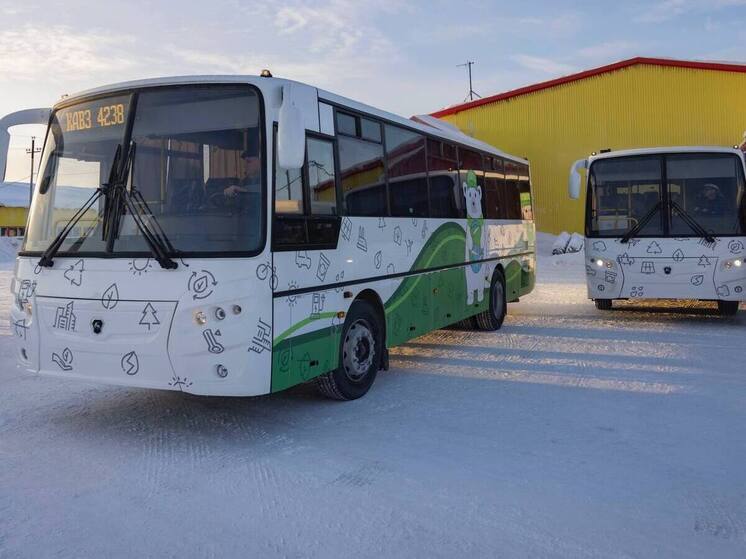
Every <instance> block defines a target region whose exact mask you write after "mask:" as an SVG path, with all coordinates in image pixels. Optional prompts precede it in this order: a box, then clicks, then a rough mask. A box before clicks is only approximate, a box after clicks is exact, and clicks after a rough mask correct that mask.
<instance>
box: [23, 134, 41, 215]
mask: <svg viewBox="0 0 746 559" xmlns="http://www.w3.org/2000/svg"><path fill="white" fill-rule="evenodd" d="M40 151H41V148H37V147H36V136H31V149H28V148H26V153H28V154H29V155H31V176H30V177H29V181H28V208H29V211H31V200H32V199H33V197H34V155H36V154H37V153H39V152H40Z"/></svg>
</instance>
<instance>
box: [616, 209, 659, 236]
mask: <svg viewBox="0 0 746 559" xmlns="http://www.w3.org/2000/svg"><path fill="white" fill-rule="evenodd" d="M660 207H661V201H660V200H658V201H657V202H656V203H655V205H654V206H653V207H652V208H650V211H649V212H648V213H646V214H645V215H644V216H642V218H641V219H640V221H638V222H637V225H635V226H633V227H632V228H631V229H630V230H629V231H627V232H626V233H625V234H624V236H623V237H622V238H621V239H620V241H619V242H621V243H625V244H626V243H628V242H629V240H630V239H631V238H633V237H636V236H637V234H638V233H639V232H640V231H642V228H643V227H645V226H646V225H647V224H648V222H649V221H650V220H651V219H652V218H653V216H654V215H655V214H656V212H657V211H658V210H659V209H660Z"/></svg>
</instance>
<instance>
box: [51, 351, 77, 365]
mask: <svg viewBox="0 0 746 559" xmlns="http://www.w3.org/2000/svg"><path fill="white" fill-rule="evenodd" d="M52 361H53V362H54V363H56V364H57V366H58V367H59V368H60V369H62V370H63V371H72V370H73V352H72V351H70V348H69V347H66V348H65V349H63V350H62V351H61V352H60V353H59V354H57V353H52Z"/></svg>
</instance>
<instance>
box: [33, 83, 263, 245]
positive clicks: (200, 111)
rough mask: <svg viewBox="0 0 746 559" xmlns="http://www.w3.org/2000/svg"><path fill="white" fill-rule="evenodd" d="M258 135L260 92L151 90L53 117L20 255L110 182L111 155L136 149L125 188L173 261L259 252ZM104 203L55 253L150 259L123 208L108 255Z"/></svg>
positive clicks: (48, 238) (243, 88) (47, 238)
mask: <svg viewBox="0 0 746 559" xmlns="http://www.w3.org/2000/svg"><path fill="white" fill-rule="evenodd" d="M262 135H263V132H262V127H261V119H260V100H259V93H258V92H257V91H256V90H255V89H254V88H251V87H250V86H247V85H199V86H196V85H195V86H180V87H163V88H154V89H148V90H142V91H139V92H134V93H128V94H126V95H115V96H110V97H104V98H98V99H95V100H93V101H86V102H82V103H78V104H74V105H71V106H68V107H64V108H62V109H59V110H57V111H56V112H55V113H54V115H53V117H52V122H51V125H50V127H49V131H48V133H47V140H46V144H45V147H44V154H43V156H42V164H41V169H42V171H41V173H40V177H41V179H40V180H39V183H38V188H37V192H36V193H35V196H34V200H33V207H32V210H31V217H30V219H29V228H28V232H27V235H26V240H25V245H24V250H25V251H27V252H40V251H44V250H45V249H46V248H47V247H48V246H49V244H50V243H51V242H52V241H53V240H54V238H55V237H56V236H57V234H58V233H59V231H60V230H62V229H63V228H64V227H65V225H66V224H67V223H68V222H69V221H70V218H71V217H72V216H73V215H74V214H75V212H76V211H77V210H78V209H79V208H80V207H81V206H83V205H84V204H85V202H86V200H88V198H89V197H90V196H91V194H93V193H94V192H95V191H96V189H97V188H99V187H101V186H102V185H104V184H105V183H106V182H107V181H108V180H109V178H110V173H111V171H112V166H113V164H114V162H115V160H116V159H117V158H116V153H117V151H119V152H120V155H121V153H127V152H128V150H129V146H132V145H134V146H135V147H136V149H135V150H131V151H132V153H133V154H134V155H133V159H132V161H131V162H130V165H131V167H130V168H131V171H130V173H129V176H128V177H124V178H125V179H126V180H127V188H128V189H129V190H130V191H133V192H134V191H137V192H139V194H140V195H141V196H142V199H143V200H144V201H145V208H147V212H148V214H149V216H150V217H151V218H152V221H154V222H156V223H157V224H158V226H159V227H160V228H161V229H162V230H163V232H164V233H165V236H166V237H167V238H168V240H169V241H170V243H171V245H173V247H174V249H175V250H176V251H178V253H179V254H182V255H190V254H191V255H199V254H208V253H209V254H215V253H219V254H223V253H242V254H251V253H255V252H258V251H259V250H260V249H261V248H262V247H261V245H262V244H263V239H264V235H263V232H264V214H265V211H264V204H263V199H264V186H263V185H264V180H263V177H262V174H263V164H262V161H263V153H262V145H263V142H262ZM105 203H106V202H105V197H101V198H100V199H99V200H98V202H97V203H96V204H95V205H94V206H92V207H91V208H90V209H89V210H88V211H87V212H86V213H85V214H84V215H83V216H82V218H81V219H80V220H79V221H78V222H77V224H76V226H75V228H74V229H73V230H72V231H71V232H70V234H69V235H68V236H67V237H66V238H65V241H64V242H63V244H62V245H61V247H60V249H59V251H58V254H60V255H64V254H66V253H68V254H69V253H74V254H77V255H84V254H86V253H101V252H107V251H109V250H111V251H112V252H114V253H119V254H125V253H127V254H128V255H129V254H140V253H149V247H148V244H147V242H146V240H145V238H144V237H143V235H142V231H141V230H140V229H139V228H138V227H137V224H136V221H135V217H136V216H132V215H130V214H128V212H127V209H126V208H123V209H122V214H121V219H120V220H119V228H118V230H117V231H116V232H114V233H113V235H114V237H115V239H114V242H113V243H108V244H109V246H108V247H107V239H106V238H105V235H104V231H105V230H106V229H108V228H106V227H105V224H104V220H105V213H104V207H105ZM109 213H110V212H109ZM109 213H107V214H106V215H109Z"/></svg>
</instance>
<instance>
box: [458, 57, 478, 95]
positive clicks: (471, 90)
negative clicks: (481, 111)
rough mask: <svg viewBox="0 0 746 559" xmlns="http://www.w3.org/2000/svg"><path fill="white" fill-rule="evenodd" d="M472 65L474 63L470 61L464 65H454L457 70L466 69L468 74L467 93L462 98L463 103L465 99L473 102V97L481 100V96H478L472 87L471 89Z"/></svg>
mask: <svg viewBox="0 0 746 559" xmlns="http://www.w3.org/2000/svg"><path fill="white" fill-rule="evenodd" d="M473 65H474V61H472V60H467V61H466V62H465V63H464V64H457V65H456V66H457V67H458V68H462V67H466V69H467V71H468V72H469V93H467V94H466V97H464V101H466V99H467V98H468V99H469V101H474V96H477V97H479V98H480V99H481V98H482V96H481V95H479V93H477V92H476V91H474V87H472V83H471V67H472V66H473Z"/></svg>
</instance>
